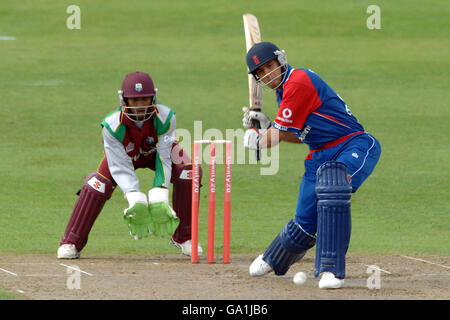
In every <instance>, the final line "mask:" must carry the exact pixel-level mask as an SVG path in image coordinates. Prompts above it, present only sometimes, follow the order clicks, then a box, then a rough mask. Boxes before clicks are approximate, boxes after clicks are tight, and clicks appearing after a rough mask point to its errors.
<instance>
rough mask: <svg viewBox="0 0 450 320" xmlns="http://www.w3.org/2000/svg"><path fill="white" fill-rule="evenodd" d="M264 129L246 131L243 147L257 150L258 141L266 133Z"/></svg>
mask: <svg viewBox="0 0 450 320" xmlns="http://www.w3.org/2000/svg"><path fill="white" fill-rule="evenodd" d="M266 131H267V130H266V129H260V130H256V129H248V130H246V131H245V134H244V147H246V148H248V149H250V150H259V140H261V138H262V136H263V135H264V133H266Z"/></svg>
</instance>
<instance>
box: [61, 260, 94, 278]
mask: <svg viewBox="0 0 450 320" xmlns="http://www.w3.org/2000/svg"><path fill="white" fill-rule="evenodd" d="M59 265H60V266H63V267H66V268H69V269H72V270H76V271H80V272H81V273H84V274H87V275H88V276H91V277H92V274H91V273H89V272H86V271H83V270H81V269H77V268H74V267H71V266H68V265H65V264H64V263H60V264H59Z"/></svg>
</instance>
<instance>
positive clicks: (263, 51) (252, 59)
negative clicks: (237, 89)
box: [247, 42, 287, 74]
mask: <svg viewBox="0 0 450 320" xmlns="http://www.w3.org/2000/svg"><path fill="white" fill-rule="evenodd" d="M273 59H277V60H278V62H279V63H280V65H281V66H282V67H284V66H286V65H287V60H286V54H285V53H284V50H280V49H279V48H278V47H277V46H276V45H274V44H273V43H271V42H258V43H257V44H255V45H254V46H253V47H251V48H250V50H248V52H247V67H248V73H251V74H253V73H254V72H255V70H256V69H258V68H259V67H260V66H262V65H263V64H264V63H266V62H268V61H270V60H273Z"/></svg>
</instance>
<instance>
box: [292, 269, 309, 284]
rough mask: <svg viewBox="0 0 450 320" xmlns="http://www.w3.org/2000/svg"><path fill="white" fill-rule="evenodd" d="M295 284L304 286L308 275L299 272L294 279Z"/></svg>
mask: <svg viewBox="0 0 450 320" xmlns="http://www.w3.org/2000/svg"><path fill="white" fill-rule="evenodd" d="M292 281H294V283H295V284H298V285H300V284H304V283H305V282H306V273H304V272H301V271H300V272H297V273H296V274H295V276H294V279H292Z"/></svg>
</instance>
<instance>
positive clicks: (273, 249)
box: [263, 219, 316, 276]
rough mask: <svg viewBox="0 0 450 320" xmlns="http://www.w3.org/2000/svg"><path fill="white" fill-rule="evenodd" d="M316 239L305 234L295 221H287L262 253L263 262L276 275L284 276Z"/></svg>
mask: <svg viewBox="0 0 450 320" xmlns="http://www.w3.org/2000/svg"><path fill="white" fill-rule="evenodd" d="M315 243H316V238H315V237H314V236H313V235H310V234H308V233H307V232H305V231H304V230H303V229H302V227H301V226H300V225H299V224H298V223H297V222H296V221H295V220H293V219H292V220H289V221H288V222H287V223H286V225H285V226H284V227H283V229H282V230H281V232H280V233H279V234H278V236H277V237H276V238H275V239H274V240H273V241H272V243H271V244H270V246H269V247H268V248H267V250H266V251H265V252H264V255H263V260H264V261H266V262H267V263H268V264H269V265H270V266H271V267H272V268H273V270H274V272H275V274H276V275H278V276H279V275H284V274H286V272H287V271H288V270H289V267H290V266H291V265H293V264H294V263H295V262H297V261H299V260H300V259H301V258H303V256H304V255H305V254H306V251H307V250H308V249H310V248H312V247H313V246H314V244H315Z"/></svg>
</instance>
